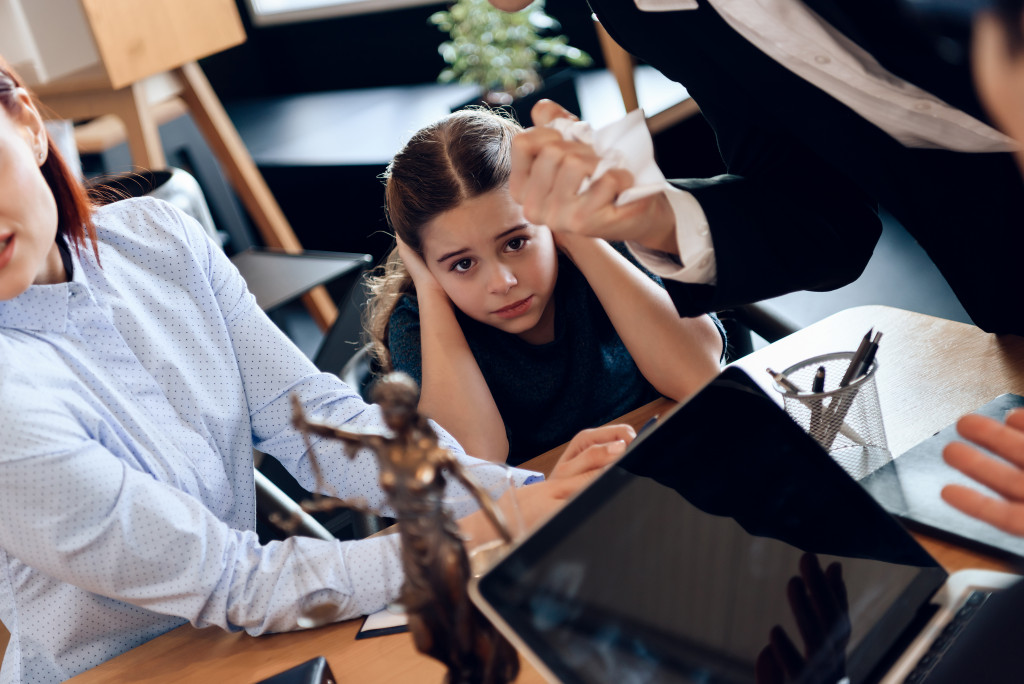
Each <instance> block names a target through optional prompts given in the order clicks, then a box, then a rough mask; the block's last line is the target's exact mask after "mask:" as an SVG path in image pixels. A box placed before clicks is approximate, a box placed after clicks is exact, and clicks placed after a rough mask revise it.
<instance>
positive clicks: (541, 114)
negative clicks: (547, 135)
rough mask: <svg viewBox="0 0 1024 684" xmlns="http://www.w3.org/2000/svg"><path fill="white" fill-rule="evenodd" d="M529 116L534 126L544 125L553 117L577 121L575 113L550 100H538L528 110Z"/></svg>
mask: <svg viewBox="0 0 1024 684" xmlns="http://www.w3.org/2000/svg"><path fill="white" fill-rule="evenodd" d="M530 118H531V119H533V125H534V126H546V125H547V124H548V122H550V121H553V120H554V119H572V120H573V121H578V120H579V119H578V118H577V117H576V115H575V114H573V113H572V112H570V111H569V110H568V109H566V108H565V107H563V106H561V105H560V104H558V103H556V102H553V101H552V100H540V101H539V102H537V104H535V105H533V109H531V110H530Z"/></svg>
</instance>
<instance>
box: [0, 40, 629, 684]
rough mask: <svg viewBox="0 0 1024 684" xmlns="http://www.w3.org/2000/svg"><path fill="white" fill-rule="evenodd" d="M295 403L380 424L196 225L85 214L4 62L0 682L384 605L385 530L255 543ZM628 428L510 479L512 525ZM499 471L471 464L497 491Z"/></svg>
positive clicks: (474, 521)
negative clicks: (259, 468)
mask: <svg viewBox="0 0 1024 684" xmlns="http://www.w3.org/2000/svg"><path fill="white" fill-rule="evenodd" d="M293 395H297V396H298V397H299V400H300V401H301V403H302V405H303V409H304V410H305V412H306V413H307V415H310V416H311V417H315V418H317V419H319V420H322V421H326V422H329V423H330V424H332V425H336V426H338V427H342V428H344V429H349V430H361V431H366V432H369V433H377V434H380V433H381V432H382V431H384V430H385V427H384V421H383V420H382V416H381V412H380V410H379V407H377V406H368V405H366V404H365V403H364V402H363V401H362V400H361V399H360V398H359V396H358V394H356V393H355V391H353V390H352V389H351V388H349V387H348V386H346V385H345V384H343V383H342V382H341V381H340V380H339V379H338V378H337V376H333V375H329V374H326V373H320V372H318V371H317V369H316V367H315V366H313V364H312V363H311V362H310V361H309V360H308V359H307V358H306V357H305V356H304V355H303V354H302V352H301V351H299V349H298V348H296V347H295V346H294V345H293V344H292V343H291V342H290V341H289V340H288V339H287V338H286V337H285V336H284V335H283V334H282V333H281V332H280V330H278V329H277V328H276V326H275V325H274V324H273V323H272V322H271V321H270V320H269V319H268V318H267V317H266V316H265V315H264V314H263V312H262V311H260V309H259V307H258V306H257V304H256V301H255V299H254V297H253V296H252V294H250V293H249V291H248V289H247V288H246V285H245V282H244V281H243V280H242V277H241V276H240V275H239V273H238V271H237V270H236V269H235V268H234V266H232V264H231V262H230V261H229V260H228V258H227V256H226V255H225V254H224V252H223V251H221V249H220V248H219V246H217V245H215V244H214V243H213V242H212V241H211V240H210V239H209V237H208V236H207V235H206V233H205V231H204V230H203V229H202V227H201V226H200V225H199V224H198V223H196V222H195V221H193V220H191V219H189V218H188V217H186V216H184V215H182V214H181V213H179V212H178V211H176V210H175V209H174V208H173V207H171V206H170V205H168V204H165V203H163V202H158V201H156V200H153V199H149V198H141V199H134V200H124V201H121V202H115V203H114V204H111V205H108V206H105V207H101V208H98V209H97V208H94V207H92V206H91V205H90V204H89V202H88V200H87V199H86V197H85V195H84V193H83V191H82V188H81V187H80V186H79V185H78V183H77V182H76V180H75V179H74V177H73V176H72V175H71V174H70V173H69V171H68V170H67V167H66V166H65V165H64V164H63V163H62V162H61V160H60V158H59V156H58V155H57V153H56V150H55V148H54V146H53V144H52V142H51V141H50V140H49V138H48V137H47V135H46V130H45V128H44V126H43V122H42V119H41V117H40V116H39V112H38V110H37V109H36V107H35V106H34V105H33V103H32V100H31V97H30V96H29V94H28V93H27V92H26V91H25V89H24V88H21V87H19V83H18V81H17V80H16V79H15V77H14V75H13V74H12V73H11V72H10V71H9V70H7V69H6V67H5V65H4V63H3V62H2V60H0V425H2V426H3V439H4V448H3V449H2V450H0V622H2V623H3V625H4V626H6V627H7V628H8V630H9V631H10V633H11V638H10V642H9V644H8V647H7V651H6V654H5V655H4V658H3V669H2V670H0V683H2V684H8V683H13V682H40V683H42V684H47V683H49V682H60V681H64V680H65V679H68V678H69V677H72V676H73V675H75V674H77V673H79V672H82V671H83V670H86V669H88V668H90V667H92V666H94V665H97V664H98V663H100V662H102V661H104V660H106V659H107V658H110V657H112V656H115V655H117V654H119V653H121V652H123V651H126V650H128V649H130V648H132V647H134V646H137V645H139V644H141V643H142V642H144V641H146V640H148V639H152V638H153V637H155V636H157V635H159V634H161V633H163V632H166V631H167V630H169V629H171V628H173V627H177V626H179V625H182V624H184V623H185V622H191V623H192V624H193V625H195V626H197V627H204V626H209V625H217V626H219V627H221V628H223V629H230V630H238V629H245V630H247V631H249V632H250V633H252V634H258V633H261V632H270V631H284V630H291V629H297V628H298V627H299V626H300V624H301V618H302V617H303V615H304V612H303V611H304V610H305V609H304V607H303V606H304V601H306V600H307V599H308V598H311V597H312V598H316V597H319V599H322V600H323V603H322V604H319V606H318V607H319V608H331V607H333V608H334V609H335V610H336V614H335V615H334V616H333V617H334V618H335V619H338V620H341V619H345V618H348V617H354V616H356V615H359V614H362V613H368V612H372V611H375V610H379V609H380V608H383V607H384V606H385V605H386V604H387V603H388V602H389V601H392V600H394V599H395V598H396V597H397V595H398V590H399V587H400V586H401V584H402V580H403V578H402V571H401V563H400V559H399V550H398V548H397V542H396V539H397V537H398V535H385V536H384V537H382V538H379V539H366V540H362V541H355V542H340V541H326V540H321V539H310V538H299V537H292V538H290V539H288V540H287V541H285V542H271V543H269V544H266V545H262V544H260V543H259V540H258V538H257V536H256V534H255V532H254V528H255V523H256V501H255V493H254V488H253V458H252V451H253V447H256V448H258V449H260V450H261V451H263V452H265V453H268V454H272V455H273V456H275V457H276V458H277V459H279V460H280V461H281V462H282V463H284V464H285V466H286V467H287V468H288V470H289V471H290V472H291V473H292V474H293V475H294V476H295V477H296V478H297V479H298V480H299V481H300V482H302V483H303V485H304V486H305V487H306V488H307V489H309V488H312V487H313V486H314V482H316V479H317V478H316V477H315V475H314V473H313V469H312V467H311V464H310V459H309V457H308V454H307V453H306V446H305V444H304V443H303V438H302V436H301V435H300V434H299V433H298V431H296V430H295V429H294V427H293V426H292V423H291V415H292V411H291V406H290V398H291V397H292V396H293ZM631 434H632V429H631V428H628V426H617V427H616V428H614V429H606V430H605V431H604V432H601V431H591V432H590V433H587V434H585V435H582V436H581V438H580V439H579V440H576V441H575V442H574V443H573V444H572V445H570V448H569V450H568V451H569V452H570V453H569V456H568V458H565V457H563V459H562V461H561V462H560V464H559V466H557V467H556V469H555V472H553V473H552V476H551V477H550V478H548V480H546V481H545V482H542V483H540V484H536V485H531V486H529V487H524V488H523V489H521V490H520V492H519V495H518V497H517V499H518V501H519V503H520V509H521V510H522V512H523V513H524V514H525V517H526V521H525V522H526V523H527V524H530V521H531V520H536V519H537V518H538V517H544V516H546V515H549V514H550V512H551V511H552V510H554V507H556V506H557V505H558V502H559V501H560V500H563V499H564V498H565V497H567V496H569V495H570V494H571V493H572V492H573V491H575V490H576V489H578V488H579V487H580V486H582V485H583V484H584V483H585V481H587V480H589V479H590V478H592V477H593V475H595V474H596V473H597V472H598V469H599V468H600V466H601V465H602V464H606V463H608V462H609V461H610V459H611V458H613V457H614V456H616V455H618V454H621V453H622V450H623V449H624V448H625V442H627V441H628V440H629V439H630V437H631ZM439 437H440V440H441V443H442V444H443V445H445V446H447V447H449V448H451V449H452V450H453V451H454V452H455V453H456V454H458V455H459V457H460V459H467V463H478V462H477V461H473V460H472V459H468V457H466V456H465V455H464V454H463V453H462V451H461V449H459V447H458V445H457V444H455V443H454V442H453V441H452V439H451V438H450V437H449V436H448V435H447V434H445V433H444V432H443V431H439ZM318 441H319V440H318ZM314 448H316V450H317V453H318V454H319V456H320V461H319V463H320V465H321V467H322V469H323V474H324V477H325V478H326V480H327V481H328V483H329V485H330V486H333V487H335V488H336V489H337V493H338V494H339V495H340V496H341V497H343V498H349V499H353V498H361V499H363V500H365V501H366V502H367V504H368V505H369V506H371V507H373V508H376V509H380V510H381V511H382V512H385V513H386V514H388V513H387V512H388V511H389V510H390V507H389V506H387V505H386V502H385V501H384V494H383V491H382V489H381V488H380V486H379V483H378V482H377V477H378V469H377V466H376V463H375V462H374V458H373V457H372V455H370V454H367V455H366V456H365V457H360V458H357V459H355V460H350V459H349V458H348V457H347V456H345V455H344V454H343V453H342V450H341V447H340V446H339V445H338V444H337V443H334V444H319V445H318V446H316V445H315V446H314ZM577 456H579V458H577ZM498 470H501V471H504V469H503V468H500V469H499V468H474V474H475V475H476V476H477V478H478V479H480V480H484V484H485V486H486V485H488V484H492V483H503V482H506V480H505V479H504V478H505V472H500V473H498V472H490V473H488V472H487V471H498ZM530 475H531V474H530V473H528V472H526V471H522V470H514V471H513V473H512V476H513V479H514V480H515V482H516V483H517V484H523V483H524V482H525V481H526V480H527V479H528V477H529V476H530ZM488 479H490V480H491V482H487V480H488ZM449 486H450V487H454V489H455V491H453V492H452V495H453V496H454V497H459V495H460V494H461V495H462V496H463V497H465V490H464V489H461V488H459V487H457V486H455V485H449ZM323 493H329V492H323ZM460 527H461V528H462V530H461V531H462V534H463V535H464V537H465V538H467V539H469V540H471V541H470V544H471V545H472V544H479V543H481V542H484V541H486V540H487V539H488V536H489V535H490V536H493V532H490V531H489V528H488V527H487V526H486V525H484V524H482V520H481V518H480V514H479V513H475V514H472V515H469V516H467V517H465V518H463V519H462V520H460ZM313 568H315V572H313V571H312V570H311V569H313Z"/></svg>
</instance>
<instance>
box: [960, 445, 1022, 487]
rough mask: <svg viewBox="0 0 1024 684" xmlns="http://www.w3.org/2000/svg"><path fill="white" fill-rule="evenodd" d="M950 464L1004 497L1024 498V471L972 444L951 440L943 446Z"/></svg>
mask: <svg viewBox="0 0 1024 684" xmlns="http://www.w3.org/2000/svg"><path fill="white" fill-rule="evenodd" d="M942 458H943V460H945V461H946V463H948V464H949V465H951V466H952V467H954V468H956V469H957V470H959V471H960V472H962V473H963V474H964V475H966V476H967V477H969V478H971V479H972V480H974V481H976V482H978V483H980V484H983V485H985V486H986V487H988V488H989V489H991V490H992V491H994V492H996V493H997V494H999V495H1000V496H1002V497H1003V498H1005V499H1009V500H1010V501H1024V471H1022V470H1021V469H1020V468H1018V467H1017V466H1015V465H1011V464H1009V463H1007V462H1005V461H1003V460H1000V459H997V458H992V457H991V456H988V455H986V454H984V453H982V452H981V451H979V450H978V449H976V448H974V447H973V446H971V445H969V444H964V443H963V442H950V443H949V444H947V445H946V446H945V448H943V450H942Z"/></svg>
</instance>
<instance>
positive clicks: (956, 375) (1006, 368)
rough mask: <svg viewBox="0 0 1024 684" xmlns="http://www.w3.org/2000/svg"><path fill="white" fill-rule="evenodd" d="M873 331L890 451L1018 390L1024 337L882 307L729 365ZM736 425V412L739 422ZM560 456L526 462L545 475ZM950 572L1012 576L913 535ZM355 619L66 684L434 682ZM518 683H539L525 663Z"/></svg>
mask: <svg viewBox="0 0 1024 684" xmlns="http://www.w3.org/2000/svg"><path fill="white" fill-rule="evenodd" d="M870 327H874V328H875V330H880V331H881V332H882V333H883V338H882V342H881V344H880V346H879V351H878V360H879V371H878V391H879V398H880V401H881V404H882V412H883V415H884V420H885V428H886V433H887V436H888V439H889V446H890V448H891V449H892V451H893V453H894V454H896V455H898V454H901V453H903V452H905V451H906V450H907V449H909V448H910V447H911V446H913V445H914V444H916V443H917V442H919V441H921V440H923V439H925V438H926V437H928V436H929V435H931V434H933V433H934V432H936V431H937V430H939V429H941V428H942V427H945V426H946V425H948V424H949V423H951V422H952V421H954V420H956V419H957V418H958V417H959V416H961V415H963V414H964V413H968V412H970V411H971V410H972V409H974V408H977V407H979V406H982V405H983V404H985V403H986V402H988V401H990V400H991V399H993V398H994V397H996V396H998V395H1000V394H1003V393H1005V392H1015V393H1019V394H1024V338H1019V337H1015V336H1001V337H997V336H994V335H989V334H986V333H983V332H981V331H980V330H979V329H977V328H975V327H973V326H969V325H964V324H962V323H955V322H952V321H945V320H941V319H937V318H932V317H930V316H924V315H921V314H915V313H910V312H906V311H900V310H898V309H891V308H888V307H881V306H868V307H858V308H855V309H850V310H848V311H844V312H842V313H839V314H836V315H834V316H831V317H829V318H827V319H825V320H823V321H820V322H818V323H816V324H814V325H812V326H810V327H808V328H805V329H804V330H801V331H800V332H798V333H795V334H794V335H791V336H789V337H787V338H784V339H782V340H780V341H779V342H776V343H775V344H772V345H770V346H769V347H766V348H765V349H761V350H759V351H757V352H755V353H753V354H751V355H749V356H747V357H744V358H743V359H741V360H740V361H738V362H737V363H736V365H738V366H740V367H742V368H743V369H744V370H746V371H747V372H748V373H750V375H751V376H752V377H753V378H755V379H756V380H757V381H758V382H759V383H761V384H762V386H763V387H764V388H765V389H766V391H768V392H769V393H774V390H773V389H772V387H771V378H769V377H768V375H767V373H766V372H765V367H767V366H772V367H774V368H775V369H776V370H779V369H782V368H785V367H787V366H789V365H791V364H793V363H795V362H797V361H800V360H802V359H805V358H808V357H810V356H815V355H817V354H825V353H828V352H833V351H850V350H852V349H855V348H856V346H857V343H858V342H859V340H860V339H861V337H862V336H863V335H864V333H865V332H867V330H868V328H870ZM671 405H672V404H671V403H670V402H668V401H665V400H661V401H659V402H654V403H653V404H651V405H649V406H645V407H642V408H640V409H637V410H636V411H633V412H631V413H630V414H627V416H624V420H625V421H626V422H630V423H631V424H633V425H634V426H636V427H639V426H640V425H643V423H645V422H646V421H647V419H648V418H649V417H650V416H652V415H654V414H658V413H663V412H664V411H666V410H667V409H668V408H670V407H671ZM736 420H737V421H738V422H740V421H742V416H737V417H736ZM557 451H558V450H554V451H552V452H548V453H546V454H543V455H541V456H539V457H537V458H536V459H533V460H532V461H530V462H528V463H527V464H526V465H527V467H532V468H533V469H535V470H541V471H544V472H548V471H550V468H551V466H552V465H553V464H554V462H555V460H556V459H557ZM915 536H916V537H917V538H918V539H919V540H920V541H921V542H922V544H923V545H924V546H925V548H927V549H928V550H929V552H931V553H932V555H933V556H934V557H935V558H936V559H937V560H938V561H939V562H940V563H941V564H942V565H943V566H944V567H945V568H946V569H947V570H949V571H950V572H953V571H956V570H960V569H963V568H968V567H975V568H989V569H995V570H1008V569H1009V568H1008V566H1007V565H1006V564H1005V563H1004V562H1002V561H1000V560H998V559H995V558H992V557H989V556H985V555H982V554H978V553H973V552H970V551H967V550H965V549H962V548H959V547H957V546H955V545H953V544H949V543H946V542H942V541H939V540H934V539H931V538H929V537H927V536H924V535H915ZM359 624H360V621H358V620H353V621H349V622H345V623H341V624H338V625H332V626H329V627H322V628H319V629H316V630H311V631H308V632H297V633H292V634H279V635H272V636H263V637H249V636H246V635H244V634H227V633H224V632H221V631H219V630H216V629H207V630H197V629H194V628H192V627H189V626H187V625H186V626H185V627H180V628H178V629H176V630H173V631H171V632H169V633H167V634H165V635H164V636H161V637H158V638H156V639H154V640H152V641H150V642H148V643H146V644H143V645H142V646H140V647H138V648H136V649H133V650H132V651H129V652H128V653H125V654H123V655H121V656H119V657H117V658H114V659H113V660H110V661H109V662H107V663H104V664H103V665H100V666H99V667H96V668H94V669H92V670H90V671H88V672H86V673H83V674H81V675H79V676H78V677H75V678H74V679H73V680H71V681H73V682H75V683H76V684H85V683H88V682H110V681H118V682H154V683H155V682H179V681H199V680H202V681H216V682H218V683H219V684H230V683H233V682H239V683H243V682H244V683H250V682H255V681H258V680H259V679H262V678H265V677H267V676H269V675H271V674H275V673H277V672H280V671H282V670H284V669H287V668H288V667H291V666H294V665H297V664H299V663H301V662H303V661H305V660H308V659H309V658H312V657H314V656H317V655H323V656H325V657H326V658H327V660H328V663H329V664H330V666H331V669H332V670H333V671H334V673H335V675H337V676H338V678H339V679H340V680H341V681H352V682H399V683H404V682H410V683H413V682H415V683H417V684H419V683H421V682H428V683H429V682H438V683H439V682H441V680H442V677H443V674H444V672H443V668H442V667H441V666H440V665H439V664H438V663H436V662H435V661H433V660H431V659H429V658H426V657H424V656H421V655H420V654H419V653H417V652H416V650H415V649H414V647H413V645H412V642H411V640H410V638H409V635H408V634H400V635H394V636H387V637H377V638H374V639H366V640H362V641H355V640H354V636H355V633H356V631H357V630H358V627H359ZM519 681H520V682H527V683H531V684H532V683H534V682H541V681H543V680H542V679H541V677H540V675H539V674H538V673H537V672H536V671H535V670H534V669H533V668H531V667H530V666H529V665H528V664H526V663H525V662H524V664H523V674H522V676H520V678H519Z"/></svg>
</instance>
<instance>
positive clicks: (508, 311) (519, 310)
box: [493, 295, 533, 318]
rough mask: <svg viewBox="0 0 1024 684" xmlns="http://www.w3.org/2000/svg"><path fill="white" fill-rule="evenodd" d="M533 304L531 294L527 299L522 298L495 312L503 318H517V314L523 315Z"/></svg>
mask: <svg viewBox="0 0 1024 684" xmlns="http://www.w3.org/2000/svg"><path fill="white" fill-rule="evenodd" d="M531 304H533V295H530V296H529V297H527V298H526V299H520V300H519V301H518V302H513V303H512V304H509V305H508V306H503V307H501V308H500V309H498V310H497V311H494V312H493V313H494V315H496V316H500V317H501V318H515V317H516V316H522V315H523V314H524V313H526V311H527V310H528V309H529V308H530V305H531Z"/></svg>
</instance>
